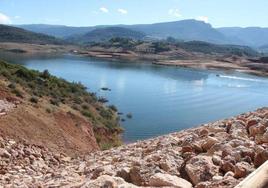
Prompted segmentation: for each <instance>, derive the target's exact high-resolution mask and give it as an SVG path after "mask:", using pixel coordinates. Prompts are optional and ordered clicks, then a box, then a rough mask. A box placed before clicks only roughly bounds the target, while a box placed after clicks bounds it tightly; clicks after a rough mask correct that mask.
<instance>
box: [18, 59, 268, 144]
mask: <svg viewBox="0 0 268 188" xmlns="http://www.w3.org/2000/svg"><path fill="white" fill-rule="evenodd" d="M16 62H17V63H20V64H23V65H25V66H26V67H28V68H31V69H36V70H40V71H43V70H45V69H48V70H49V72H50V73H51V74H53V75H56V76H58V77H62V78H65V79H66V80H69V81H76V82H78V81H80V82H82V83H83V84H84V85H86V86H87V87H88V88H89V90H90V91H92V92H96V93H97V95H98V96H104V97H106V98H107V99H109V103H110V104H115V105H116V106H117V107H118V109H119V111H120V112H123V113H124V115H123V116H122V117H123V118H125V119H126V121H125V122H122V126H123V127H124V128H125V133H124V135H123V138H124V140H125V141H126V142H132V141H135V140H140V139H146V138H150V137H155V136H158V135H163V134H166V133H170V132H175V131H179V130H182V129H185V128H189V127H193V126H196V125H198V124H202V123H207V122H210V121H215V120H218V119H222V118H227V117H230V116H233V115H237V114H239V113H243V112H246V111H249V110H254V109H256V108H259V107H263V106H268V79H265V78H261V77H256V76H250V75H246V74H242V73H237V72H236V73H223V72H215V71H203V70H192V69H184V68H175V67H164V66H157V65H151V64H148V63H147V64H146V63H128V62H108V61H105V60H102V61H100V60H94V59H90V58H82V57H73V56H64V57H58V58H56V57H55V58H52V59H50V58H40V59H38V58H34V59H28V60H27V59H24V60H23V59H21V60H19V61H18V60H17V61H16ZM217 75H219V76H217ZM102 87H108V88H110V89H111V90H112V91H101V90H100V88H102ZM127 113H131V114H133V118H132V119H127V118H126V117H125V116H126V114H127Z"/></svg>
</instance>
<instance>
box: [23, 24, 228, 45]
mask: <svg viewBox="0 0 268 188" xmlns="http://www.w3.org/2000/svg"><path fill="white" fill-rule="evenodd" d="M18 27H21V28H24V29H27V30H30V31H34V32H39V33H43V34H47V35H53V36H56V37H63V38H66V37H67V38H68V37H70V36H72V37H74V36H77V35H80V36H81V35H84V34H86V33H88V32H90V31H93V30H94V29H98V28H107V27H120V28H127V29H132V30H134V31H139V32H142V33H145V34H146V35H148V36H150V37H152V38H156V39H164V38H167V37H174V38H177V39H181V40H185V41H192V40H199V41H205V42H212V43H219V44H226V43H232V41H229V40H228V38H226V37H225V36H224V35H223V34H222V33H221V32H219V31H217V30H216V29H214V28H213V27H212V26H211V25H210V24H207V23H204V22H202V21H197V20H182V21H176V22H166V23H156V24H143V25H115V26H95V27H68V26H55V25H20V26H18Z"/></svg>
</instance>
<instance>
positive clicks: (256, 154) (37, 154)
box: [0, 108, 268, 188]
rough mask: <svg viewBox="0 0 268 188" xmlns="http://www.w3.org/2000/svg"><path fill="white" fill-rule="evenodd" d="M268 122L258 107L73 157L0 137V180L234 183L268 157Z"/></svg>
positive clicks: (230, 186) (220, 186) (181, 185)
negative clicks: (172, 131) (176, 130)
mask: <svg viewBox="0 0 268 188" xmlns="http://www.w3.org/2000/svg"><path fill="white" fill-rule="evenodd" d="M267 127H268V109H267V108H263V109H259V110H257V111H255V112H249V113H245V114H241V115H239V116H237V117H233V118H230V119H225V120H221V121H217V122H214V123H209V124H205V125H202V126H200V127H196V128H192V129H188V130H184V131H181V132H177V133H173V134H169V135H165V136H161V137H158V138H153V139H150V140H145V141H140V142H136V143H133V144H129V145H125V146H121V147H118V148H113V149H111V150H107V151H102V152H95V153H91V154H89V155H85V156H83V155H80V157H77V158H76V157H75V158H70V157H69V156H68V155H64V154H62V153H59V152H51V151H50V149H48V148H46V147H40V146H38V145H36V144H29V143H28V142H16V141H14V140H13V139H10V138H5V137H0V144H1V148H0V160H1V162H2V163H1V170H0V172H1V176H0V185H5V186H7V187H18V186H23V187H81V188H100V187H107V188H117V187H122V188H123V187H124V188H125V187H129V188H138V187H178V188H193V187H195V188H203V187H205V188H215V187H217V188H234V187H235V186H236V185H237V184H238V183H239V182H241V181H243V180H244V178H245V177H247V176H248V175H249V174H251V173H252V172H254V171H255V170H256V169H257V168H258V167H260V166H261V165H262V164H263V163H264V162H265V161H267V160H268V152H267V151H268V150H267V149H268V147H267V143H268V132H267ZM265 175H266V177H267V174H263V176H265ZM255 177H256V176H255ZM256 178H258V185H259V186H258V187H260V188H265V187H266V186H265V185H267V179H265V178H259V177H256ZM263 183H264V184H263ZM261 184H263V185H262V186H261ZM255 185H256V182H254V186H255ZM249 186H251V185H249ZM251 187H253V186H251Z"/></svg>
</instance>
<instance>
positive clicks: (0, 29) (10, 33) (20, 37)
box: [0, 25, 64, 44]
mask: <svg viewBox="0 0 268 188" xmlns="http://www.w3.org/2000/svg"><path fill="white" fill-rule="evenodd" d="M0 42H17V43H30V44H63V43H64V41H62V40H60V39H57V38H55V37H51V36H48V35H44V34H40V33H33V32H30V31H26V30H24V29H21V28H17V27H12V26H7V25H0Z"/></svg>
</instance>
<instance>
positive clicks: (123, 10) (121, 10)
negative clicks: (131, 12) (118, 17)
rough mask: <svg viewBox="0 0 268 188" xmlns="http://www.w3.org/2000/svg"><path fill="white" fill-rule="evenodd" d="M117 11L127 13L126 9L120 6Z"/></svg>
mask: <svg viewBox="0 0 268 188" xmlns="http://www.w3.org/2000/svg"><path fill="white" fill-rule="evenodd" d="M117 11H118V12H119V13H120V14H127V13H128V11H127V10H125V9H122V8H120V9H118V10H117Z"/></svg>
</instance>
